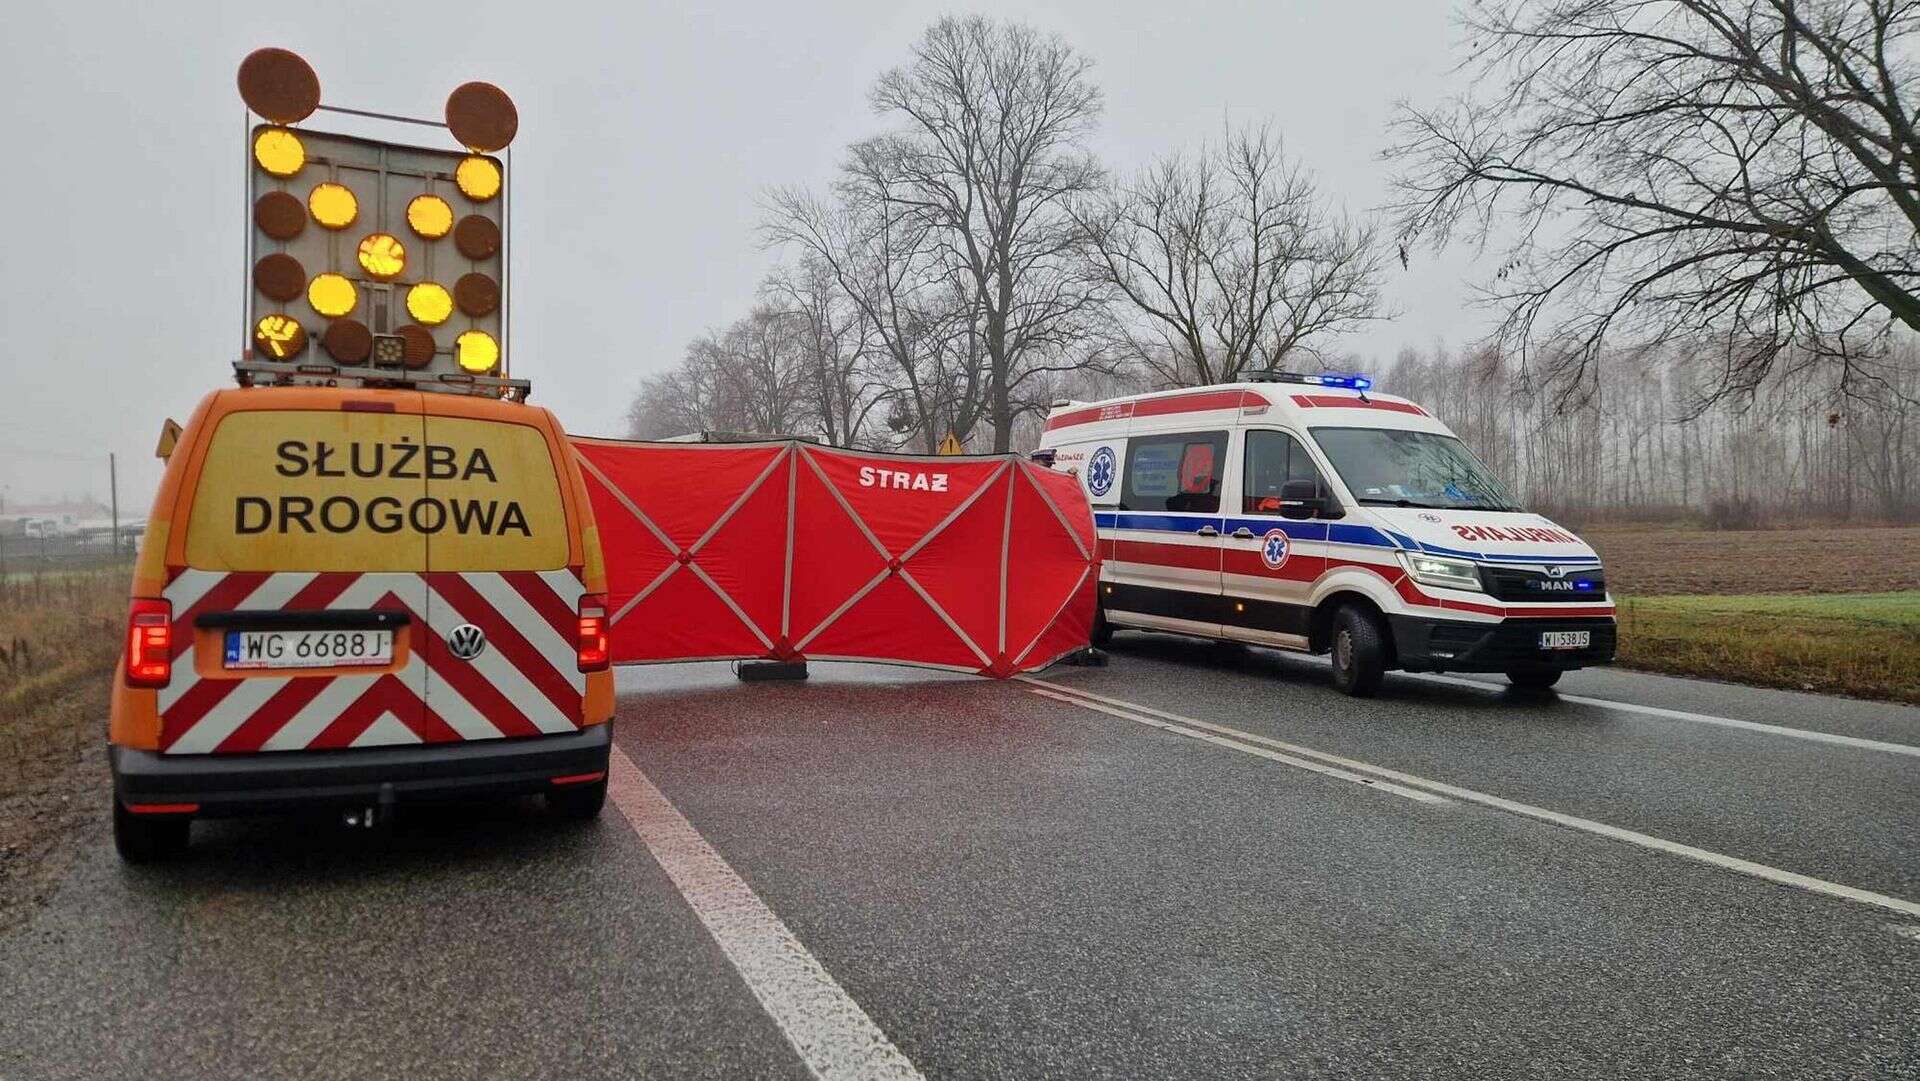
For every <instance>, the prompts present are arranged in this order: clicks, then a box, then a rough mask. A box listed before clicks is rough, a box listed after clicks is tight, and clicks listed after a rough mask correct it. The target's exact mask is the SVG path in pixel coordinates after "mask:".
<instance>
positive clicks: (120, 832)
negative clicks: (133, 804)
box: [113, 796, 193, 863]
mask: <svg viewBox="0 0 1920 1081" xmlns="http://www.w3.org/2000/svg"><path fill="white" fill-rule="evenodd" d="M192 831H193V819H191V818H188V817H187V816H186V815H137V814H134V813H133V812H132V811H129V810H127V809H126V807H124V806H122V805H121V803H120V798H119V797H118V796H115V797H113V847H114V850H115V851H117V852H119V853H120V858H121V859H123V860H126V861H127V862H128V863H165V862H166V861H168V860H174V859H179V858H180V857H181V856H184V855H186V853H187V839H188V837H189V835H190V834H191V833H192Z"/></svg>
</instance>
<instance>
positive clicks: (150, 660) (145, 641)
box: [127, 599, 173, 687]
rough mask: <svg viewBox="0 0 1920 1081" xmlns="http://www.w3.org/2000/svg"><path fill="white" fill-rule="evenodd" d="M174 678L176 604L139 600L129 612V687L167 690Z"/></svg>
mask: <svg viewBox="0 0 1920 1081" xmlns="http://www.w3.org/2000/svg"><path fill="white" fill-rule="evenodd" d="M172 679H173V604H172V603H171V602H170V601H160V600H147V599H136V600H135V601H134V602H133V607H132V608H131V609H130V610H129V611H128V612H127V686H129V687H164V686H166V685H167V683H168V682H169V681H170V680H172Z"/></svg>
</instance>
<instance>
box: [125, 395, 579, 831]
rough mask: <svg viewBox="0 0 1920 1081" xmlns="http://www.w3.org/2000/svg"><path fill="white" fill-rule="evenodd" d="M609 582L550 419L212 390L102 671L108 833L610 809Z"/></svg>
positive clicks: (173, 463)
mask: <svg viewBox="0 0 1920 1081" xmlns="http://www.w3.org/2000/svg"><path fill="white" fill-rule="evenodd" d="M605 588H606V586H605V571H604V568H603V566H602V563H601V557H600V546H599V540H598V537H597V534H596V531H595V528H594V521H593V511H592V508H591V505H590V504H589V503H588V500H587V495H586V489H585V487H584V486H583V484H582V482H581V479H580V473H579V468H578V466H577V465H576V464H575V460H574V457H573V454H572V451H571V450H570V448H569V447H568V445H567V442H566V439H565V435H564V433H563V432H562V430H561V427H560V424H559V422H558V421H557V420H556V419H555V418H554V416H553V414H551V413H549V412H548V411H547V410H545V409H541V408H538V407H536V406H530V405H526V404H522V403H519V402H512V401H502V400H499V399H497V398H492V397H482V396H474V395H468V394H457V393H432V392H426V391H422V390H415V389H397V388H381V389H374V388H358V387H353V388H349V387H316V386H305V387H303V386H281V387H252V388H246V389H233V390H222V391H216V392H214V393H212V394H209V395H207V397H206V398H204V399H203V400H202V401H201V403H200V405H199V407H198V409H196V410H195V412H194V414H193V417H192V419H191V420H189V421H188V423H187V425H186V427H185V429H184V430H183V431H182V433H181V435H180V437H179V441H178V443H177V444H176V445H175V447H174V448H173V450H172V453H171V454H170V456H169V458H168V460H167V468H166V473H165V476H164V478H163V480H162V482H161V487H160V491H159V493H158V495H157V496H156V497H155V500H154V506H153V511H152V514H151V516H150V517H149V519H148V523H147V532H146V536H145V538H144V540H143V541H142V543H141V545H140V554H139V560H138V563H137V564H136V566H135V570H134V582H133V596H132V602H131V608H130V612H129V616H128V621H127V631H126V633H127V637H126V645H125V652H124V653H123V655H122V657H121V661H120V665H119V669H118V671H117V673H116V676H115V681H114V692H113V715H112V723H111V726H110V729H109V738H110V746H109V759H110V762H111V765H112V771H113V781H114V795H113V801H114V803H113V812H114V839H115V842H116V844H117V845H118V847H119V850H120V853H121V855H122V856H124V857H126V858H128V859H134V860H145V859H156V858H162V857H165V856H170V855H173V854H176V853H178V852H180V851H181V850H183V849H184V848H185V847H186V845H187V841H188V836H189V831H190V828H191V823H192V821H193V820H194V819H195V818H198V817H213V816H238V815H252V814H262V813H271V812H276V811H283V810H292V809H299V808H311V807H320V808H328V809H333V810H337V811H339V812H341V813H343V814H345V815H347V816H349V819H350V821H351V822H353V823H354V824H371V823H372V822H373V821H374V820H375V819H376V817H384V816H385V815H386V814H387V813H388V812H389V811H390V810H391V809H392V808H393V806H394V805H396V804H402V803H408V802H415V801H427V800H444V799H470V798H475V797H495V796H512V795H520V794H527V793H539V794H542V795H544V796H545V797H546V801H547V803H548V804H549V806H550V807H552V808H553V809H554V810H555V811H556V812H558V813H561V814H564V815H570V816H583V817H584V816H591V815H594V814H597V813H598V812H599V810H600V807H601V805H602V803H603V802H604V800H605V798H606V783H607V781H606V778H607V761H608V755H609V749H610V747H611V735H610V733H609V725H608V724H607V721H608V718H609V717H610V716H611V715H612V712H613V681H612V675H611V673H610V672H609V671H608V669H607V663H608V650H607V613H606V608H605V603H606V602H605V598H604V595H603V593H604V590H605Z"/></svg>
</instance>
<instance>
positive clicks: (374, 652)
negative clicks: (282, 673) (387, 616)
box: [226, 630, 393, 668]
mask: <svg viewBox="0 0 1920 1081" xmlns="http://www.w3.org/2000/svg"><path fill="white" fill-rule="evenodd" d="M392 661H393V632H392V631H372V630H361V631H228V632H227V649H226V666H227V667H228V668H338V667H342V666H356V665H367V666H369V667H379V666H382V665H386V664H389V663H391V662H392Z"/></svg>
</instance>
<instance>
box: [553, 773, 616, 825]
mask: <svg viewBox="0 0 1920 1081" xmlns="http://www.w3.org/2000/svg"><path fill="white" fill-rule="evenodd" d="M546 800H547V810H548V811H549V812H550V813H552V814H553V815H555V816H556V817H559V818H565V819H569V820H571V821H576V822H586V821H589V820H591V819H595V818H598V817H600V808H602V807H605V806H606V805H607V781H606V778H604V777H602V778H601V779H600V780H597V781H595V782H593V783H592V784H577V785H568V786H567V787H565V788H556V789H554V790H553V791H551V792H548V793H547V795H546Z"/></svg>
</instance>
